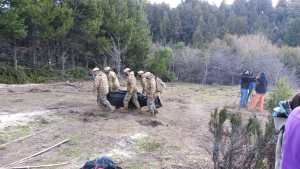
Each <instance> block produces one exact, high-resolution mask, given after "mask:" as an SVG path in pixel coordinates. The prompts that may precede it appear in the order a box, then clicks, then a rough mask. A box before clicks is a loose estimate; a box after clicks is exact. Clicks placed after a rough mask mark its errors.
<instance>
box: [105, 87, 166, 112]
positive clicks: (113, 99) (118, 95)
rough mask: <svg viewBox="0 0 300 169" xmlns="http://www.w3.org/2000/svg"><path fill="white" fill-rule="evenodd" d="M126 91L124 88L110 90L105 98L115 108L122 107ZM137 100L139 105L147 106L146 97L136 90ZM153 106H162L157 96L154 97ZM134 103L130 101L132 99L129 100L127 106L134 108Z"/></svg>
mask: <svg viewBox="0 0 300 169" xmlns="http://www.w3.org/2000/svg"><path fill="white" fill-rule="evenodd" d="M126 93H127V91H125V90H119V91H117V92H110V93H109V94H108V95H107V100H108V101H109V102H110V104H111V105H113V106H115V107H116V108H120V107H123V106H124V105H123V100H124V97H125V95H126ZM138 101H139V103H140V106H141V107H143V106H147V97H146V96H144V95H143V94H142V93H139V92H138ZM155 106H156V108H160V107H162V104H161V101H160V99H159V97H156V98H155ZM134 107H135V106H134V104H133V103H132V100H130V103H129V108H134Z"/></svg>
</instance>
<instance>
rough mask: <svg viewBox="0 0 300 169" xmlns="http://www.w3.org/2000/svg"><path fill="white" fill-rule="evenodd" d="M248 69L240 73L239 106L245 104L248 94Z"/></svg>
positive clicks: (241, 106)
mask: <svg viewBox="0 0 300 169" xmlns="http://www.w3.org/2000/svg"><path fill="white" fill-rule="evenodd" d="M249 82H250V71H248V70H247V71H244V72H243V73H242V75H241V100H240V108H245V107H246V106H247V99H248V94H249Z"/></svg>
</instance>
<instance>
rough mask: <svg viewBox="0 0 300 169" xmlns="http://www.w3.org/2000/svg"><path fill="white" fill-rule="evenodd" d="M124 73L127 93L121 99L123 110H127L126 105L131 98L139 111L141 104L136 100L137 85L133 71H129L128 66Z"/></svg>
mask: <svg viewBox="0 0 300 169" xmlns="http://www.w3.org/2000/svg"><path fill="white" fill-rule="evenodd" d="M124 73H125V75H126V76H127V84H126V85H127V93H126V95H125V98H124V100H123V104H124V107H123V111H124V112H128V105H129V102H130V100H131V99H132V102H133V104H134V105H135V106H136V108H137V109H138V111H139V112H141V106H140V104H139V101H138V96H137V92H138V91H137V86H136V78H135V76H134V72H133V71H131V70H130V69H129V68H126V69H124Z"/></svg>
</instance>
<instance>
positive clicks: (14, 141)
mask: <svg viewBox="0 0 300 169" xmlns="http://www.w3.org/2000/svg"><path fill="white" fill-rule="evenodd" d="M46 130H47V129H43V130H41V131H38V132H36V133H33V134H29V135H27V136H24V137H20V138H18V139H15V140H13V141H10V142H7V143H4V144H1V145H0V148H3V147H6V146H8V145H9V144H12V143H16V142H20V141H24V140H26V139H28V138H30V137H32V136H35V135H38V134H40V133H42V132H44V131H46Z"/></svg>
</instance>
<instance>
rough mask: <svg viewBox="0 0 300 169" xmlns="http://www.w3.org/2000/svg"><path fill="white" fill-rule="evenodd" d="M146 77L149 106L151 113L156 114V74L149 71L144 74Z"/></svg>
mask: <svg viewBox="0 0 300 169" xmlns="http://www.w3.org/2000/svg"><path fill="white" fill-rule="evenodd" d="M144 77H145V79H146V88H145V92H146V96H147V106H148V109H149V111H150V112H151V114H152V115H153V116H155V115H156V114H157V113H158V111H157V109H156V107H155V97H156V80H155V76H154V75H153V74H152V73H150V72H147V73H145V74H144Z"/></svg>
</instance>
